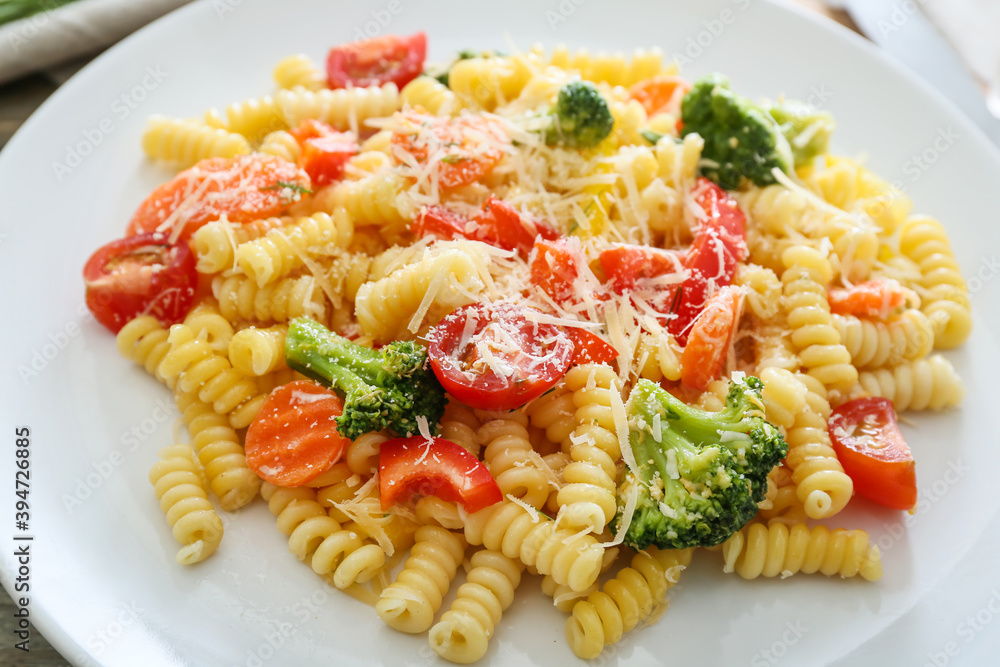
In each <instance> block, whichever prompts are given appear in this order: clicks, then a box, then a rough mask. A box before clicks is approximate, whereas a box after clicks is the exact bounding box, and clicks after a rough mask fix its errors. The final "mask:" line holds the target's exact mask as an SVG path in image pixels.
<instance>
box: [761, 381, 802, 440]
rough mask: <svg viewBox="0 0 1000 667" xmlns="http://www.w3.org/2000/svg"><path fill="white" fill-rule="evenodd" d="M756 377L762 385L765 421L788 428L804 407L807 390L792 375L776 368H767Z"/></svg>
mask: <svg viewBox="0 0 1000 667" xmlns="http://www.w3.org/2000/svg"><path fill="white" fill-rule="evenodd" d="M757 376H758V377H759V378H760V380H761V382H763V383H764V389H763V390H762V391H761V400H762V401H763V402H764V413H765V415H766V416H767V420H768V421H769V422H771V423H772V424H775V425H777V426H782V427H784V428H786V429H787V428H790V427H791V426H792V424H794V423H795V417H796V415H798V414H799V412H801V411H802V409H803V408H804V407H805V406H806V397H807V395H808V393H809V389H808V388H807V387H806V385H805V384H803V383H802V382H800V381H799V379H798V378H797V377H796V376H795V374H794V373H792V372H791V371H788V370H786V369H784V368H779V367H777V366H767V367H765V368H763V369H761V370H760V371H759V372H758V373H757Z"/></svg>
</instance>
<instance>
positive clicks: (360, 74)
mask: <svg viewBox="0 0 1000 667" xmlns="http://www.w3.org/2000/svg"><path fill="white" fill-rule="evenodd" d="M426 57H427V35H426V34H425V33H423V32H417V33H414V34H412V35H409V36H405V37H400V36H399V35H385V36H382V37H374V38H372V39H366V40H362V41H360V42H350V43H348V44H341V45H340V46H335V47H333V48H332V49H330V53H329V55H328V56H327V57H326V78H327V82H328V83H329V84H330V87H331V88H349V87H352V86H353V87H355V88H367V87H368V86H381V85H382V84H384V83H389V82H390V81H391V82H392V83H395V84H396V85H397V86H398V87H399V88H402V87H403V86H405V85H406V84H408V83H409V82H410V81H413V80H414V79H416V78H417V76H418V75H419V74H420V73H421V72H422V71H423V70H424V59H425V58H426Z"/></svg>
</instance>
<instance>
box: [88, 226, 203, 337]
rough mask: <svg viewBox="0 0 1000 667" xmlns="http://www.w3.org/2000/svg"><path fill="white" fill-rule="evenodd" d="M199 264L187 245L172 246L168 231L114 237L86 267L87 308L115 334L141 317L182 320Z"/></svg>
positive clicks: (188, 307)
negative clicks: (196, 267) (114, 239)
mask: <svg viewBox="0 0 1000 667" xmlns="http://www.w3.org/2000/svg"><path fill="white" fill-rule="evenodd" d="M195 264H196V261H195V256H194V254H193V253H192V252H191V249H190V248H189V247H188V244H187V243H185V242H180V243H176V244H173V245H171V244H170V242H168V241H167V237H166V236H164V235H163V234H140V235H138V236H129V237H126V238H124V239H118V240H117V241H112V242H111V243H109V244H107V245H105V246H103V247H101V248H99V249H98V250H97V251H96V252H95V253H94V254H93V255H91V256H90V259H88V260H87V264H86V265H85V266H84V267H83V282H84V284H85V285H86V288H87V296H86V301H87V308H89V309H90V312H91V313H93V314H94V317H95V318H96V319H97V321H98V322H100V323H101V324H103V325H104V326H106V327H107V328H108V329H111V331H113V332H115V333H118V331H119V329H121V328H122V327H123V326H125V325H126V324H127V323H128V322H129V321H130V320H132V319H134V318H136V317H138V316H139V315H152V316H153V317H155V318H156V319H158V320H160V321H161V322H162V323H163V324H165V325H170V324H174V323H175V322H179V321H180V320H182V319H183V318H184V316H185V315H187V312H188V311H189V310H190V309H191V303H192V302H193V301H194V293H195V287H196V286H197V284H198V272H197V271H196V270H195Z"/></svg>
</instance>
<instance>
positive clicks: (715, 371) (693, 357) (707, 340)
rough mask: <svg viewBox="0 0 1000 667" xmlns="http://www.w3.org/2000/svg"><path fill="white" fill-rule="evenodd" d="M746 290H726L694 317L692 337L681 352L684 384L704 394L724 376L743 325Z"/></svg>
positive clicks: (734, 288)
mask: <svg viewBox="0 0 1000 667" xmlns="http://www.w3.org/2000/svg"><path fill="white" fill-rule="evenodd" d="M742 303H743V291H742V290H741V289H740V288H739V287H733V286H731V285H730V286H729V287H723V288H722V289H721V290H719V291H718V292H716V293H715V294H713V295H712V298H710V299H709V300H708V303H707V304H706V305H705V308H704V309H703V310H702V311H701V313H699V314H698V317H697V318H695V320H694V324H693V325H692V326H691V335H690V336H689V337H688V340H687V345H685V346H684V351H683V352H681V369H680V370H681V383H682V384H684V385H686V386H688V387H692V388H693V389H698V390H700V391H704V390H705V389H708V385H709V383H710V382H711V381H712V380H715V379H716V378H718V377H719V376H721V375H722V371H723V369H724V368H725V367H726V357H727V356H728V355H729V346H730V345H731V344H732V340H733V332H735V331H736V328H737V326H738V325H739V322H740V311H741V309H742Z"/></svg>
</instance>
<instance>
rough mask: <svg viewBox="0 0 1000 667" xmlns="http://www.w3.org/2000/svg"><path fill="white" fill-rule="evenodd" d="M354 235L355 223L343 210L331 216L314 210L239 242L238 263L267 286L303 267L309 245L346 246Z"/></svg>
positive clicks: (261, 283) (245, 271) (247, 273)
mask: <svg viewBox="0 0 1000 667" xmlns="http://www.w3.org/2000/svg"><path fill="white" fill-rule="evenodd" d="M353 237H354V222H353V221H352V220H351V218H350V215H349V214H348V213H347V212H346V211H344V210H343V209H340V210H337V211H335V212H334V214H333V215H332V216H330V215H327V214H326V213H314V214H313V215H311V216H309V217H305V218H300V219H298V220H297V221H295V222H294V223H292V224H291V225H288V226H286V227H280V228H277V229H272V230H271V231H269V232H267V234H265V235H264V236H263V237H261V238H259V239H256V240H254V241H248V242H247V243H244V244H242V245H240V246H239V247H238V248H237V249H236V262H237V264H238V265H239V267H240V268H241V269H242V270H243V273H245V274H246V275H248V276H251V277H252V278H254V280H256V281H257V287H264V286H265V285H268V284H270V283H272V282H274V281H275V280H278V279H279V278H282V277H284V276H286V275H288V274H289V273H291V272H292V271H293V270H295V269H297V268H299V267H300V266H302V263H303V259H302V257H303V253H305V252H306V250H307V249H308V248H309V247H310V246H320V245H327V244H332V245H335V246H338V247H341V248H346V247H347V246H349V245H350V244H351V239H352V238H353Z"/></svg>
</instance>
